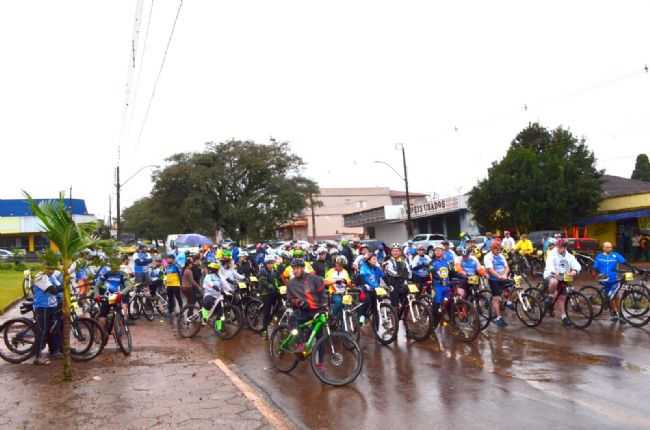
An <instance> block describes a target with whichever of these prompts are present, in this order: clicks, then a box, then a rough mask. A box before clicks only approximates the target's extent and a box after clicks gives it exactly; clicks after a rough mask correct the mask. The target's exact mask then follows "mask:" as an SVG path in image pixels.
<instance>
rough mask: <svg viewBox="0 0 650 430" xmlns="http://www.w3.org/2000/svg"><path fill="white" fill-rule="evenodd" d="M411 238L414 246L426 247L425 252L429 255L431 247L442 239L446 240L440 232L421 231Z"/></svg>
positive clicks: (431, 254) (438, 243)
mask: <svg viewBox="0 0 650 430" xmlns="http://www.w3.org/2000/svg"><path fill="white" fill-rule="evenodd" d="M411 240H412V241H413V244H414V245H415V246H416V247H419V246H420V245H423V246H424V247H425V248H426V250H427V253H428V254H429V255H430V256H433V249H434V248H435V247H436V246H438V245H440V244H441V243H442V242H443V241H445V240H447V238H446V237H445V235H444V234H440V233H423V234H416V235H415V236H413V239H411ZM404 246H406V244H404Z"/></svg>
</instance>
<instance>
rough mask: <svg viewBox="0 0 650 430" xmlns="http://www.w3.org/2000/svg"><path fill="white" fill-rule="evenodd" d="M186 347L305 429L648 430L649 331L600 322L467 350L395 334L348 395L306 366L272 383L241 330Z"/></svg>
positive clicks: (550, 325) (262, 356)
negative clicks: (210, 357)
mask: <svg viewBox="0 0 650 430" xmlns="http://www.w3.org/2000/svg"><path fill="white" fill-rule="evenodd" d="M514 318H515V317H514V315H511V321H513V319H514ZM194 342H199V343H201V344H202V346H204V347H205V348H206V349H208V350H212V351H214V352H215V353H216V354H217V355H218V356H220V357H221V358H222V359H224V360H226V361H227V362H228V363H230V364H232V365H233V366H234V367H235V368H236V369H237V370H238V371H239V372H240V373H241V374H243V375H245V376H246V377H247V378H248V379H249V380H250V381H251V382H252V383H253V384H254V385H256V386H257V387H258V388H259V389H260V390H262V391H264V392H265V393H266V394H267V395H268V397H269V398H270V399H271V400H272V401H273V402H274V403H275V404H276V405H277V406H278V407H279V408H281V409H282V410H283V411H284V412H285V413H286V414H287V415H288V416H289V417H290V418H291V419H292V420H293V421H294V422H295V423H296V424H297V425H298V426H301V427H305V428H312V429H319V428H359V429H392V428H413V429H419V428H441V429H442V428H444V429H455V428H459V429H460V428H463V429H467V428H501V429H510V428H512V429H514V428H519V429H520V428H528V429H532V428H552V427H556V428H575V429H583V428H589V429H603V428H612V429H613V428H616V429H649V428H650V404H649V403H650V347H649V345H650V331H648V330H644V329H635V328H631V327H625V328H621V327H620V326H619V325H614V324H611V323H610V322H609V321H606V320H600V321H596V322H594V323H593V325H592V326H591V327H590V328H589V329H588V330H587V331H580V330H576V329H565V328H563V327H561V326H560V324H559V321H558V320H557V319H549V320H548V321H545V322H544V323H543V324H542V325H541V326H540V327H539V328H537V329H529V328H526V327H523V326H522V325H520V324H519V323H518V322H516V321H513V322H512V323H511V324H510V326H508V327H507V328H505V329H501V330H499V329H497V328H496V327H494V326H491V327H489V328H488V330H487V332H485V334H483V335H481V336H480V337H479V339H477V341H475V342H474V343H472V344H464V343H462V342H458V341H455V340H454V339H453V338H451V337H449V336H447V335H446V333H445V331H440V329H438V331H437V337H436V339H431V340H427V341H424V342H421V343H415V342H412V341H407V340H406V339H405V337H404V336H403V333H400V337H399V339H398V342H397V344H396V345H393V346H390V347H384V346H380V345H379V344H378V343H377V342H375V340H374V338H373V337H372V336H371V334H370V333H367V334H365V335H364V336H362V348H363V350H364V358H365V363H364V370H363V372H362V374H361V375H360V377H359V378H358V379H357V381H356V382H355V383H354V384H352V385H350V386H348V387H344V388H332V387H328V386H324V385H322V384H320V382H319V381H318V380H317V379H316V377H315V376H314V375H313V373H312V371H311V368H310V367H309V364H308V363H307V362H304V363H301V364H300V365H299V366H298V367H297V368H296V369H295V370H294V371H293V372H292V374H290V375H285V374H281V373H278V372H276V371H275V370H273V369H272V368H271V367H270V362H269V360H268V358H267V354H266V343H265V342H264V341H263V340H262V339H261V338H260V336H258V335H255V334H253V333H251V332H248V331H244V332H242V333H241V334H240V335H239V336H238V337H237V338H235V339H233V340H231V341H219V340H216V339H215V338H214V337H213V336H212V335H211V334H210V333H208V331H207V330H205V331H203V332H202V335H201V337H200V338H199V339H195V340H194Z"/></svg>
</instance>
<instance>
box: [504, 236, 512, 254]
mask: <svg viewBox="0 0 650 430" xmlns="http://www.w3.org/2000/svg"><path fill="white" fill-rule="evenodd" d="M501 247H502V248H503V250H504V251H512V250H513V249H514V248H515V240H514V239H513V238H512V236H511V237H504V238H503V240H502V241H501Z"/></svg>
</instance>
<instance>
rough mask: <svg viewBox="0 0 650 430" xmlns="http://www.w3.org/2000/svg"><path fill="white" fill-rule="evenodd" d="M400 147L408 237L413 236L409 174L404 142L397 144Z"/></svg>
mask: <svg viewBox="0 0 650 430" xmlns="http://www.w3.org/2000/svg"><path fill="white" fill-rule="evenodd" d="M399 145H400V146H401V147H402V163H403V164H404V187H405V188H406V232H407V234H408V237H409V239H410V238H412V237H413V224H412V222H411V195H410V194H409V176H408V172H407V170H406V152H405V151H404V144H402V143H400V144H399Z"/></svg>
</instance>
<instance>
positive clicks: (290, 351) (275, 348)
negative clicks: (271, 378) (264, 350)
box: [269, 324, 298, 373]
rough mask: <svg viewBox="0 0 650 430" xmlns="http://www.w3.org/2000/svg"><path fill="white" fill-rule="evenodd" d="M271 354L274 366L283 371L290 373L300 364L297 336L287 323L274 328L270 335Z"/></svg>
mask: <svg viewBox="0 0 650 430" xmlns="http://www.w3.org/2000/svg"><path fill="white" fill-rule="evenodd" d="M269 339H270V342H269V355H270V357H271V362H272V363H273V367H275V368H276V369H277V370H279V371H280V372H283V373H289V372H291V371H292V370H293V369H295V368H296V366H297V365H298V356H297V355H296V352H295V337H294V336H293V335H292V334H291V330H290V329H289V327H288V326H287V325H285V324H281V325H279V326H277V327H275V328H274V329H273V331H272V332H271V336H270V337H269Z"/></svg>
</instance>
